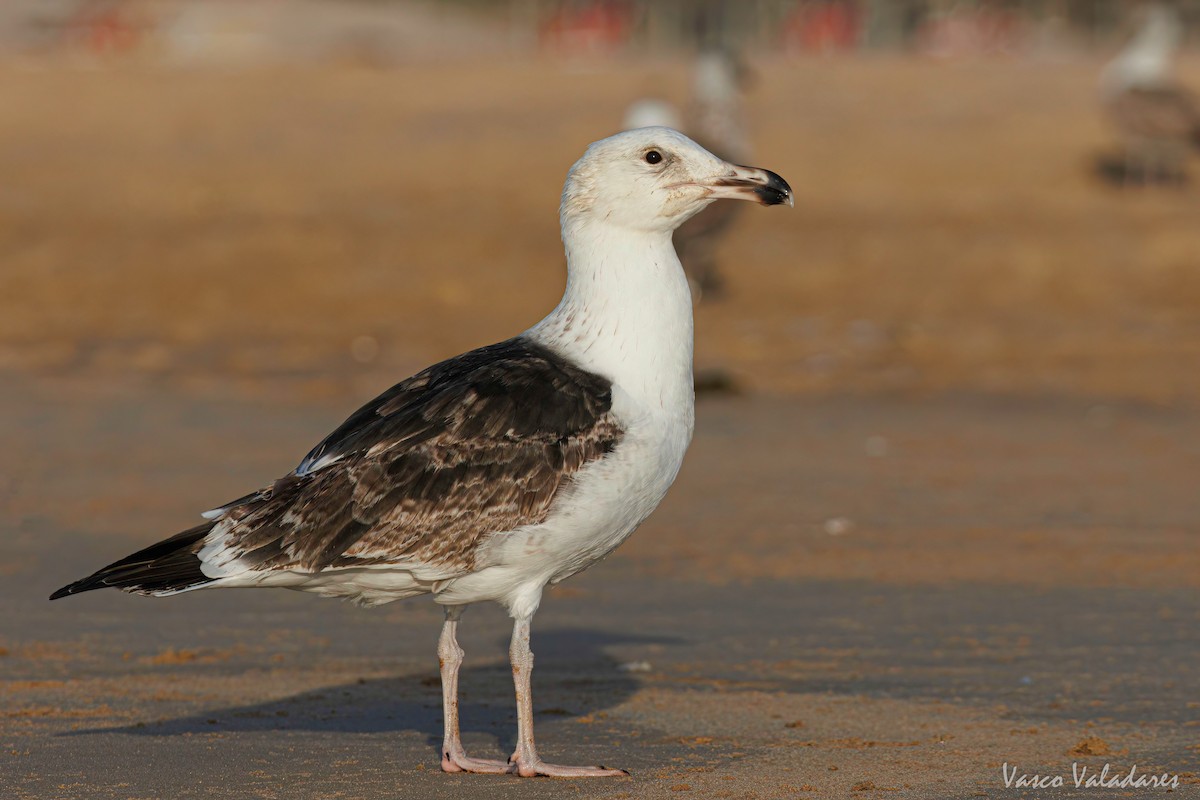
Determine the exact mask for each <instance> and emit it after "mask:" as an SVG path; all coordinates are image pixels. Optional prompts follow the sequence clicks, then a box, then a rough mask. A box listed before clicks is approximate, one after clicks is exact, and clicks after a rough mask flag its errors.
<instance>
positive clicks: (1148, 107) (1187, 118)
mask: <svg viewBox="0 0 1200 800" xmlns="http://www.w3.org/2000/svg"><path fill="white" fill-rule="evenodd" d="M1111 113H1112V115H1113V118H1114V119H1115V120H1116V121H1117V124H1118V125H1119V126H1120V127H1121V129H1122V130H1124V131H1125V132H1126V133H1127V134H1129V135H1133V136H1142V137H1146V138H1150V139H1168V140H1180V141H1186V140H1188V139H1191V138H1194V137H1195V136H1196V135H1197V133H1198V132H1200V106H1198V105H1197V102H1196V99H1195V97H1193V96H1192V95H1191V94H1190V93H1189V92H1187V91H1186V90H1185V89H1183V88H1181V87H1176V86H1164V87H1157V88H1135V89H1129V90H1126V91H1124V92H1122V93H1121V94H1120V95H1118V96H1117V97H1115V98H1114V99H1113V100H1112V105H1111Z"/></svg>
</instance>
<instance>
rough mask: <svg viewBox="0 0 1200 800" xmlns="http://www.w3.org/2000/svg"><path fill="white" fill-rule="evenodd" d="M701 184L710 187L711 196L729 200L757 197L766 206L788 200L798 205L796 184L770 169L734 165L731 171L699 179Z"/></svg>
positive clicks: (706, 187)
mask: <svg viewBox="0 0 1200 800" xmlns="http://www.w3.org/2000/svg"><path fill="white" fill-rule="evenodd" d="M696 185H697V186H702V187H704V188H705V189H708V194H709V197H713V198H727V199H729V200H754V201H755V202H758V203H761V204H762V205H764V206H778V205H783V204H784V203H787V204H788V205H789V206H792V207H795V205H796V201H795V198H794V197H793V196H792V187H790V186H788V183H787V181H785V180H784V179H783V178H781V177H779V176H778V175H776V174H775V173H774V172H771V170H769V169H758V168H757V167H739V166H732V165H731V169H730V170H729V172H727V173H726V174H724V175H720V176H718V177H716V178H712V179H710V180H706V181H697V183H696Z"/></svg>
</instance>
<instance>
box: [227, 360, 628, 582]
mask: <svg viewBox="0 0 1200 800" xmlns="http://www.w3.org/2000/svg"><path fill="white" fill-rule="evenodd" d="M610 406H611V385H610V383H609V382H608V381H607V380H606V379H604V378H601V377H599V376H596V375H593V374H591V373H588V372H586V371H584V370H581V369H579V368H577V367H575V366H573V365H572V364H570V363H569V362H567V361H566V360H564V359H563V358H561V357H560V356H558V355H557V354H555V353H553V352H552V351H550V350H548V349H546V348H544V347H541V346H540V345H536V344H534V343H531V342H528V341H526V340H523V339H514V340H510V341H508V342H504V343H501V344H499V345H494V346H492V347H490V348H483V349H481V350H476V351H472V352H471V353H468V354H466V355H464V356H460V357H458V358H457V359H451V360H450V361H446V362H442V363H441V364H438V365H435V366H433V367H430V368H429V369H428V370H425V371H424V372H422V373H420V374H418V375H415V376H413V377H412V378H410V379H409V380H407V381H404V382H403V383H400V384H398V385H397V386H395V387H393V388H392V389H390V390H389V391H388V392H385V393H384V394H382V395H380V396H379V397H377V398H376V399H375V400H373V401H372V402H371V403H368V404H367V405H366V406H364V407H363V408H362V409H360V410H359V411H357V412H356V413H355V414H353V415H352V416H351V417H350V418H349V419H347V420H346V422H345V423H343V424H342V425H341V426H340V427H339V428H338V429H337V430H336V431H334V433H333V434H331V435H330V436H329V437H327V438H326V439H325V440H324V441H322V442H321V443H320V444H319V445H317V447H315V448H314V449H313V450H312V452H310V453H309V455H308V456H306V457H305V459H304V460H303V461H302V462H301V464H300V466H299V467H298V468H297V470H296V472H294V473H293V474H291V475H289V476H287V477H286V478H283V479H281V480H280V481H277V482H276V483H275V485H274V486H272V487H270V488H268V489H265V490H263V491H262V492H259V493H257V494H256V495H252V496H250V497H248V498H246V499H247V500H248V502H244V503H242V504H241V505H236V506H234V505H231V506H229V507H227V510H226V512H225V513H226V514H227V516H228V518H229V519H231V520H234V521H235V524H234V525H233V527H232V529H231V530H230V531H229V533H228V534H227V535H226V538H225V541H226V547H227V548H228V549H230V550H231V551H232V552H230V553H229V554H228V555H232V556H236V557H238V558H239V559H240V560H241V562H242V563H243V564H248V565H253V566H255V567H256V568H261V569H267V568H287V569H301V570H305V571H316V570H320V569H324V568H327V567H346V566H354V565H369V564H378V563H388V562H406V563H420V564H438V565H444V566H446V567H448V568H450V569H451V570H452V571H455V572H462V571H469V570H470V569H471V568H472V567H473V565H474V561H473V559H474V553H475V549H476V546H477V545H478V544H479V542H480V540H481V539H482V538H483V537H485V536H487V535H489V534H492V533H497V532H503V531H509V530H513V529H515V528H519V527H521V526H524V525H531V524H536V523H539V522H542V521H543V520H545V519H546V517H547V515H548V514H549V513H550V509H551V506H552V504H553V501H554V498H555V497H556V496H557V495H558V493H559V491H561V489H562V488H563V487H564V486H565V485H567V484H568V483H569V482H570V481H571V480H572V478H573V477H574V475H575V474H576V473H577V472H578V471H579V469H580V468H581V467H583V465H585V464H587V463H588V462H590V461H593V460H595V459H598V458H601V457H602V456H604V454H606V453H608V452H610V451H611V450H612V448H613V447H614V446H615V445H616V443H617V441H618V440H619V438H620V435H621V431H620V430H619V428H618V426H617V424H616V422H615V421H614V419H613V417H612V415H611V413H610Z"/></svg>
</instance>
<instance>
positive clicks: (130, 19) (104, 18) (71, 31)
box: [64, 2, 143, 55]
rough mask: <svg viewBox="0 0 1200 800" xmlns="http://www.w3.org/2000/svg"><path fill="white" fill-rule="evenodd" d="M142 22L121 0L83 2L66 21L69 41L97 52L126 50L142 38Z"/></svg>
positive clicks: (112, 52)
mask: <svg viewBox="0 0 1200 800" xmlns="http://www.w3.org/2000/svg"><path fill="white" fill-rule="evenodd" d="M142 29H143V25H142V23H141V22H140V21H139V20H138V19H136V16H135V15H134V14H132V13H129V12H128V11H127V9H126V8H124V7H123V5H122V4H121V3H118V2H92V3H84V4H83V5H82V6H80V7H79V9H78V10H77V11H76V12H75V13H74V14H73V15H72V16H71V17H70V18H69V19H68V20H67V22H66V24H65V25H64V32H65V34H66V36H67V38H68V39H69V40H71V41H72V42H74V43H75V44H78V45H81V46H82V47H83V48H84V49H86V50H89V51H91V52H92V53H95V54H97V55H112V54H120V53H126V52H129V51H130V50H133V49H134V48H135V47H137V45H138V43H139V42H140V41H141V38H142Z"/></svg>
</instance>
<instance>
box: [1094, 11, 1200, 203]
mask: <svg viewBox="0 0 1200 800" xmlns="http://www.w3.org/2000/svg"><path fill="white" fill-rule="evenodd" d="M1183 36H1184V29H1183V22H1182V21H1181V20H1180V18H1179V14H1178V12H1177V11H1176V10H1175V9H1174V8H1172V7H1170V6H1168V5H1165V4H1154V5H1151V6H1150V7H1149V8H1147V10H1146V13H1145V20H1144V21H1143V23H1142V27H1141V29H1140V30H1139V31H1138V33H1137V34H1136V35H1135V36H1134V37H1133V39H1132V40H1131V41H1130V42H1129V44H1128V45H1127V46H1126V47H1125V49H1124V50H1123V51H1122V52H1121V54H1120V55H1118V56H1117V58H1116V59H1114V60H1113V61H1112V63H1110V64H1109V65H1108V66H1107V67H1106V68H1105V69H1104V72H1103V73H1102V74H1101V76H1100V93H1101V99H1102V101H1103V103H1104V106H1105V110H1106V111H1107V112H1108V115H1109V117H1110V118H1111V119H1112V121H1113V124H1114V125H1115V126H1116V128H1117V132H1118V133H1119V135H1120V136H1121V139H1122V144H1123V147H1124V164H1123V168H1122V169H1120V170H1119V172H1120V176H1121V181H1122V182H1123V183H1125V184H1129V183H1133V182H1138V183H1152V182H1158V181H1165V182H1169V183H1178V182H1180V181H1182V180H1183V179H1184V177H1185V173H1184V164H1185V162H1186V160H1187V155H1188V151H1189V150H1190V149H1192V148H1196V147H1200V104H1198V103H1197V102H1196V98H1195V96H1194V95H1193V94H1192V93H1191V92H1189V91H1188V90H1187V89H1186V88H1184V87H1183V86H1180V85H1179V84H1178V83H1177V82H1176V81H1175V79H1174V78H1173V77H1172V75H1171V65H1172V60H1173V58H1174V56H1175V53H1176V51H1178V49H1179V46H1180V44H1181V42H1182V41H1183Z"/></svg>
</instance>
